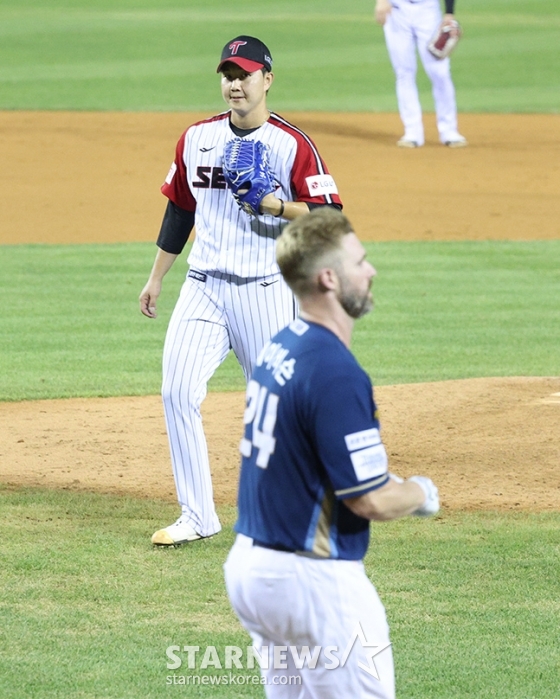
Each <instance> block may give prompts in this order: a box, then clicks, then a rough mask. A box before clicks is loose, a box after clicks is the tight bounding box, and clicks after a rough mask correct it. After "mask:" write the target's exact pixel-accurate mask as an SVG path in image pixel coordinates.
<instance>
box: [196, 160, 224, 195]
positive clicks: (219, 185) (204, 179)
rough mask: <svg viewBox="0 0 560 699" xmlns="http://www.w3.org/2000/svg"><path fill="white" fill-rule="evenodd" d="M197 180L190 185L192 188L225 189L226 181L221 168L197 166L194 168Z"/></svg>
mask: <svg viewBox="0 0 560 699" xmlns="http://www.w3.org/2000/svg"><path fill="white" fill-rule="evenodd" d="M196 175H197V177H198V180H195V181H194V182H193V183H192V184H193V187H200V188H202V189H225V188H226V181H225V178H224V170H223V168H221V167H210V166H209V165H199V166H198V167H197V168H196Z"/></svg>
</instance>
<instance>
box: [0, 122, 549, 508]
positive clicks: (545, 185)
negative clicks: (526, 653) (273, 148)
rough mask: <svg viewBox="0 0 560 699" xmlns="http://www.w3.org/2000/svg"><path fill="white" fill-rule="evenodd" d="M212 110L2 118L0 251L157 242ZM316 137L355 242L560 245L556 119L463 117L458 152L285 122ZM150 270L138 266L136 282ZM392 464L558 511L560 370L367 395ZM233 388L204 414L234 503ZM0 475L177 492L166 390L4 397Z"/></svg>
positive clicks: (217, 481)
mask: <svg viewBox="0 0 560 699" xmlns="http://www.w3.org/2000/svg"><path fill="white" fill-rule="evenodd" d="M204 116H208V115H207V114H196V115H193V114H107V113H101V114H88V113H65V112H45V113H41V112H28V113H21V112H4V113H0V153H1V155H2V162H3V164H4V167H3V168H2V172H1V173H0V182H1V186H2V188H3V191H4V192H5V193H6V194H7V196H6V197H5V200H4V204H3V207H2V210H1V211H0V244H18V243H76V242H94V243H95V242H99V243H101V242H126V241H153V240H154V238H155V236H156V235H157V231H158V230H159V224H160V221H161V216H162V212H163V208H164V204H165V202H164V199H163V198H162V196H161V195H160V194H159V186H160V184H161V181H162V180H163V178H164V177H165V175H166V173H167V170H168V167H169V164H170V162H171V160H172V158H173V152H174V145H175V142H176V140H177V138H178V136H179V135H180V133H181V131H182V130H183V129H184V128H185V127H186V126H187V125H188V124H190V123H192V121H193V120H195V119H197V118H201V117H204ZM284 116H286V117H287V118H289V119H291V120H293V121H294V122H295V123H297V124H298V126H300V127H302V128H303V129H304V130H306V131H307V132H308V133H309V134H310V135H311V136H312V137H313V138H314V140H315V141H316V142H317V144H318V146H319V148H320V150H321V152H322V154H323V155H324V157H325V160H326V161H327V163H328V164H329V167H330V169H331V171H332V172H333V174H334V175H335V177H336V180H337V183H338V186H339V189H340V192H341V195H342V198H343V201H344V202H345V210H346V212H347V214H348V216H349V217H350V219H351V221H352V222H353V223H354V227H355V228H356V231H357V232H358V234H359V235H360V236H361V237H362V239H364V240H480V239H493V240H506V239H510V240H531V239H541V240H543V239H554V238H559V237H560V198H559V197H558V191H560V137H559V136H558V134H559V133H560V117H559V116H558V115H546V116H539V115H509V116H508V115H463V116H462V117H461V130H462V131H463V133H464V134H465V135H466V136H467V138H468V140H469V144H470V145H469V147H468V148H465V149H457V150H450V149H448V148H444V147H442V146H440V145H439V144H438V143H437V138H436V134H435V127H434V126H433V124H430V123H429V122H431V121H433V117H430V116H428V117H427V119H426V121H427V127H428V128H427V143H426V146H425V147H424V148H421V149H416V150H412V151H411V150H406V149H398V148H396V147H395V142H396V140H397V138H398V137H399V136H400V122H399V120H398V117H397V116H396V115H392V114H331V115H329V114H307V113H298V114H285V115H284ZM147 273H148V270H146V274H147ZM376 395H377V399H378V402H379V405H380V408H381V416H382V424H383V435H384V440H385V443H386V445H387V448H388V451H389V454H390V459H391V468H392V469H393V470H394V471H395V472H397V473H400V474H402V475H403V476H408V475H412V474H414V473H422V474H427V475H430V476H432V477H433V478H434V480H435V481H436V482H437V483H438V485H439V486H440V489H441V493H442V498H443V503H444V506H446V507H448V508H467V509H471V508H475V509H476V508H484V509H495V508H499V509H529V510H547V509H558V508H559V507H560V475H559V473H560V472H559V470H558V465H559V463H560V443H559V441H558V425H559V424H560V378H505V379H475V380H467V381H446V382H441V383H426V384H414V385H402V386H384V387H379V388H377V389H376ZM242 411H243V395H242V394H239V393H225V394H218V393H211V394H209V396H208V398H207V399H206V402H205V404H204V408H203V415H204V421H205V427H206V432H207V435H208V441H209V447H210V456H211V463H212V471H213V480H214V486H215V496H216V501H217V502H218V503H233V502H235V494H236V488H237V475H238V466H239V456H238V451H237V445H238V442H239V438H240V435H241V428H242V425H241V415H242ZM0 481H2V482H3V483H6V484H11V485H34V486H37V485H38V486H48V487H57V488H70V489H82V490H95V491H100V492H112V493H129V494H132V495H136V496H141V497H155V498H163V499H168V500H175V489H174V484H173V477H172V475H171V468H170V465H169V457H168V447H167V438H166V434H165V427H164V422H163V413H162V407H161V401H160V399H159V397H154V396H147V397H142V398H109V399H87V400H86V399H77V400H63V401H35V402H26V403H5V404H0Z"/></svg>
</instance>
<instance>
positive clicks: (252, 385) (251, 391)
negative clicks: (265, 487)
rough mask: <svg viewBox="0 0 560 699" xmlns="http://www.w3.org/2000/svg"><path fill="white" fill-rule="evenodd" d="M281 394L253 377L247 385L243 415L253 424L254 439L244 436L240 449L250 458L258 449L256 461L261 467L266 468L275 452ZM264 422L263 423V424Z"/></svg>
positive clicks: (245, 419) (244, 418) (245, 420)
mask: <svg viewBox="0 0 560 699" xmlns="http://www.w3.org/2000/svg"><path fill="white" fill-rule="evenodd" d="M279 400H280V398H279V396H277V395H276V394H275V393H269V391H268V389H267V388H266V387H265V386H261V385H260V384H259V383H257V381H254V380H253V379H251V381H249V385H248V386H247V407H246V408H245V413H244V415H243V423H244V424H245V425H251V424H252V430H251V431H252V439H247V438H246V437H243V439H242V440H241V444H240V445H239V451H240V452H241V454H242V455H243V456H245V457H246V458H250V457H251V455H252V453H253V449H257V450H258V453H257V458H256V461H255V463H256V464H257V466H259V467H260V468H266V467H267V466H268V461H269V459H270V456H271V454H274V448H275V446H276V439H275V437H274V427H275V425H276V416H277V414H278V401H279ZM261 423H262V424H261Z"/></svg>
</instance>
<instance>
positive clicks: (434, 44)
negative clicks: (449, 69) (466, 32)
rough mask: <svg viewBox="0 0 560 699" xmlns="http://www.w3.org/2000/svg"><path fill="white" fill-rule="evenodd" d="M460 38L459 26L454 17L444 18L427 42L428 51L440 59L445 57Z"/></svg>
mask: <svg viewBox="0 0 560 699" xmlns="http://www.w3.org/2000/svg"><path fill="white" fill-rule="evenodd" d="M460 38H461V27H460V26H459V22H457V20H456V19H444V20H443V22H442V23H441V24H440V26H439V27H438V29H437V31H436V33H435V34H434V36H433V37H432V39H431V40H430V42H429V43H428V51H429V52H430V53H431V54H432V56H435V57H436V58H439V59H440V60H442V59H443V58H447V56H449V54H450V53H451V51H453V49H454V48H455V46H457V42H458V41H459V39H460Z"/></svg>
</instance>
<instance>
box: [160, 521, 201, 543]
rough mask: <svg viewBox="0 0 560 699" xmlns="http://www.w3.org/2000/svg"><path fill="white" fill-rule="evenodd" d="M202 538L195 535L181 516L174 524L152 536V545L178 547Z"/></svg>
mask: <svg viewBox="0 0 560 699" xmlns="http://www.w3.org/2000/svg"><path fill="white" fill-rule="evenodd" d="M203 538H204V537H202V536H200V534H197V533H196V532H195V530H194V529H193V528H192V527H191V525H190V524H189V523H188V522H187V520H186V519H184V518H183V515H181V516H180V517H179V519H178V520H177V521H176V522H175V523H174V524H170V525H169V526H168V527H165V529H159V530H158V531H157V532H156V533H155V534H154V535H153V536H152V544H154V545H155V546H179V545H180V544H186V543H187V542H188V541H196V540H197V539H203Z"/></svg>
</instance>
